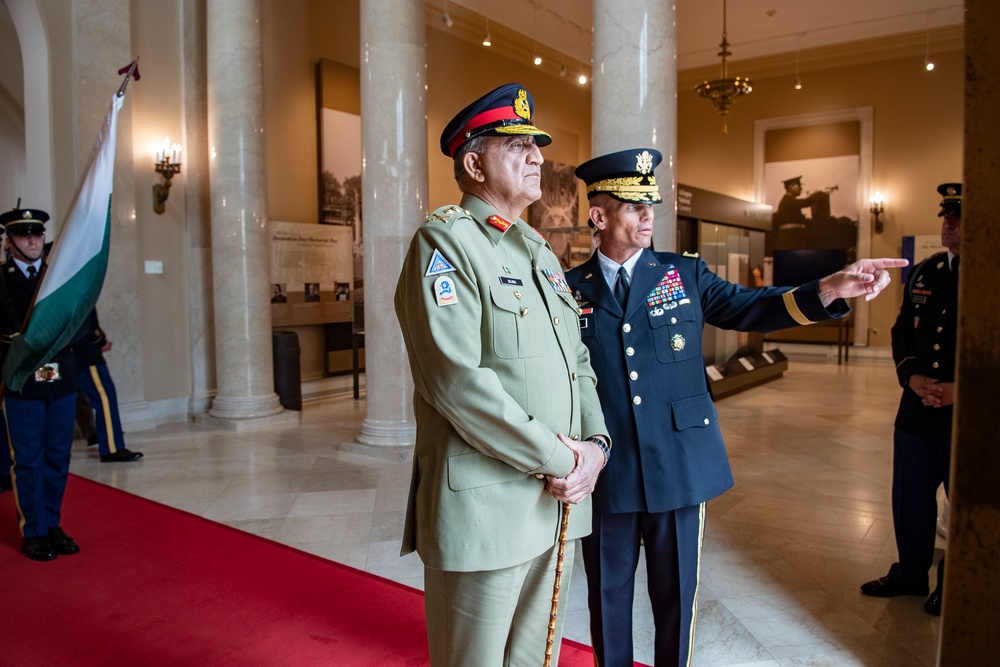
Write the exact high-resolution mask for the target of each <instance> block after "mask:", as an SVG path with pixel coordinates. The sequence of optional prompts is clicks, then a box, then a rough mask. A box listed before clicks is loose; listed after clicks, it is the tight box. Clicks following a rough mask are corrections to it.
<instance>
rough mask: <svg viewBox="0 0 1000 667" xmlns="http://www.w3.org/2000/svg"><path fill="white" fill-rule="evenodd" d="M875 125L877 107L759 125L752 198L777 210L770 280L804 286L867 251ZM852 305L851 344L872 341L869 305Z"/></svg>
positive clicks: (769, 245) (769, 238)
mask: <svg viewBox="0 0 1000 667" xmlns="http://www.w3.org/2000/svg"><path fill="white" fill-rule="evenodd" d="M872 126H873V111H872V108H871V107H862V108H856V109H843V110H839V111H831V112H825V113H818V114H805V115H801V116H786V117H782V118H766V119H761V120H758V121H756V122H755V123H754V173H753V183H754V196H755V199H756V201H758V202H761V203H766V204H769V205H771V207H772V209H773V210H774V214H773V217H772V226H771V230H770V231H769V232H767V234H766V236H765V253H764V254H765V283H767V284H773V285H793V284H794V285H798V284H802V282H806V281H808V280H813V279H815V278H821V277H823V276H824V275H828V274H829V273H832V272H833V271H836V270H839V269H840V268H843V266H844V265H845V264H848V263H850V262H852V261H854V260H855V259H857V258H859V257H865V256H867V255H868V253H869V250H870V245H871V242H870V238H871V221H870V219H869V216H868V215H866V213H867V208H868V207H867V201H868V196H869V191H870V188H871V176H872ZM813 274H816V275H813ZM852 306H853V307H854V315H853V316H854V327H853V328H854V340H853V343H854V344H855V345H859V346H860V345H866V344H867V341H868V335H867V332H868V305H867V302H865V301H858V303H856V304H852Z"/></svg>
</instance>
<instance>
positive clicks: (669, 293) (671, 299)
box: [646, 264, 691, 308]
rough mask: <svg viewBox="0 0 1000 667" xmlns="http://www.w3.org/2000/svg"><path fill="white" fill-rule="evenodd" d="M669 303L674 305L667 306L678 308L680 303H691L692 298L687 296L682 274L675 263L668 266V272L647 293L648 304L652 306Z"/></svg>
mask: <svg viewBox="0 0 1000 667" xmlns="http://www.w3.org/2000/svg"><path fill="white" fill-rule="evenodd" d="M668 303H673V305H672V306H667V307H668V308H676V307H677V306H679V305H683V304H685V303H691V300H690V299H688V298H687V292H686V291H685V290H684V283H683V281H681V274H680V273H678V272H677V269H676V268H675V267H674V265H673V264H671V265H669V266H668V267H667V272H666V273H665V274H663V277H662V278H661V279H660V282H659V283H658V284H657V285H656V287H654V288H653V290H652V291H651V292H650V293H649V294H647V295H646V304H647V305H649V306H650V307H653V306H662V305H664V304H668Z"/></svg>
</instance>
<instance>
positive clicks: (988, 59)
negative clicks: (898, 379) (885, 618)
mask: <svg viewBox="0 0 1000 667" xmlns="http://www.w3.org/2000/svg"><path fill="white" fill-rule="evenodd" d="M965 10H966V15H965V61H966V71H965V165H964V171H965V174H964V177H963V179H962V180H963V183H964V190H963V202H962V270H961V275H960V278H959V280H960V284H959V297H958V298H959V309H960V310H959V326H958V355H957V362H958V373H957V390H956V393H955V417H954V431H953V440H952V459H951V460H952V467H951V498H950V500H951V515H950V516H949V518H948V547H947V551H946V563H947V567H946V568H945V582H944V605H943V612H944V613H943V615H942V618H941V644H940V649H939V655H938V664H939V665H982V664H986V663H988V662H989V660H990V658H988V657H987V656H990V655H996V654H997V653H1000V633H998V632H997V627H1000V607H998V606H997V592H998V591H1000V569H998V568H997V562H998V560H1000V485H998V484H997V471H998V470H1000V448H998V447H997V425H996V407H997V396H998V394H1000V348H998V346H997V340H998V338H997V331H1000V296H998V294H1000V293H998V292H997V289H996V285H997V284H998V283H1000V264H998V263H997V257H1000V227H998V225H997V221H996V220H997V214H996V212H997V210H998V209H1000V190H998V189H997V187H996V184H997V183H998V182H1000V164H998V163H997V160H996V156H997V155H998V154H1000V135H998V134H997V132H996V115H997V108H998V107H1000V89H998V88H997V85H996V82H997V79H998V77H1000V41H998V40H997V39H996V26H997V25H1000V5H998V4H997V3H996V2H995V0H968V2H966V3H965ZM954 103H955V104H961V102H960V101H958V100H956V101H954Z"/></svg>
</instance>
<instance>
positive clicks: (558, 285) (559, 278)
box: [542, 269, 572, 294]
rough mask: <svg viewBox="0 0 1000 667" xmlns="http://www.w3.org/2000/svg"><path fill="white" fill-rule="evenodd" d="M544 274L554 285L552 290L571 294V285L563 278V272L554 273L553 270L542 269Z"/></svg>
mask: <svg viewBox="0 0 1000 667" xmlns="http://www.w3.org/2000/svg"><path fill="white" fill-rule="evenodd" d="M542 273H544V274H545V279H546V280H548V281H549V284H550V285H552V289H554V290H555V291H557V292H563V293H565V294H569V293H570V292H571V291H572V290H570V288H569V283H567V282H566V279H565V278H563V274H562V271H553V270H552V269H542Z"/></svg>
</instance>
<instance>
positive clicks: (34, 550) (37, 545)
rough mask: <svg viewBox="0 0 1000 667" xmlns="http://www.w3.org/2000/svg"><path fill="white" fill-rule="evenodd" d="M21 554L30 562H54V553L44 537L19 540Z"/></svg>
mask: <svg viewBox="0 0 1000 667" xmlns="http://www.w3.org/2000/svg"><path fill="white" fill-rule="evenodd" d="M21 553H23V554H24V555H25V556H27V557H28V558H30V559H31V560H55V558H56V552H55V551H53V549H52V544H50V543H49V538H47V537H44V536H39V537H26V538H24V539H23V540H21Z"/></svg>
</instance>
